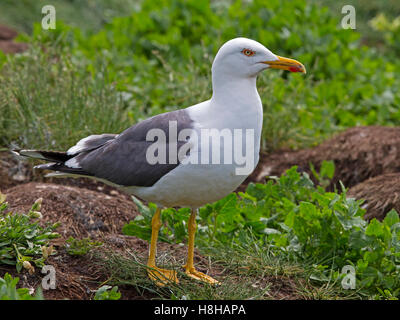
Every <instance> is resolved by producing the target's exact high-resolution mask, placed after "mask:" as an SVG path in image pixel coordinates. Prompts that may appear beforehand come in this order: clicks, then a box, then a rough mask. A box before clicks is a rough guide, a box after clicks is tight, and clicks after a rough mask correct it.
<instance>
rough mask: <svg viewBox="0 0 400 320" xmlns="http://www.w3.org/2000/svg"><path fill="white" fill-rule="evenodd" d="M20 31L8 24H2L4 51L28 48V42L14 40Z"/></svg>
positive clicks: (1, 46) (0, 34) (0, 39)
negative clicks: (7, 25)
mask: <svg viewBox="0 0 400 320" xmlns="http://www.w3.org/2000/svg"><path fill="white" fill-rule="evenodd" d="M17 35H18V33H17V32H16V31H15V30H13V29H11V28H9V27H6V26H3V25H0V50H1V51H3V52H4V53H19V52H23V51H25V50H27V49H28V45H27V44H26V43H21V42H14V41H13V39H14V38H15V37H16V36H17Z"/></svg>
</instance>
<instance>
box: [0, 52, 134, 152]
mask: <svg viewBox="0 0 400 320" xmlns="http://www.w3.org/2000/svg"><path fill="white" fill-rule="evenodd" d="M48 50H49V51H48V52H47V54H45V55H43V53H42V52H41V49H40V48H36V49H33V50H32V51H31V52H30V53H29V54H28V55H25V56H23V57H21V60H20V61H18V62H16V61H12V62H10V63H9V64H7V66H6V67H4V68H3V70H2V75H1V77H0V86H1V87H2V90H1V93H0V113H1V114H2V115H3V116H2V118H1V119H0V123H1V125H0V136H1V138H0V143H1V144H3V145H4V144H8V143H14V144H15V145H20V146H21V145H24V146H30V147H31V148H45V149H51V148H56V149H58V150H63V149H65V148H68V147H69V146H71V145H73V144H75V143H76V142H77V141H78V140H80V139H81V138H83V137H85V136H87V135H90V134H96V133H103V132H110V133H112V132H119V131H122V130H123V129H125V128H126V127H128V126H129V119H128V116H127V114H126V112H125V106H124V101H123V99H122V96H121V94H120V93H118V92H117V91H116V90H115V89H114V88H113V85H112V84H111V83H108V82H107V66H106V65H101V64H99V65H98V66H97V68H96V70H97V76H96V77H91V74H90V73H89V72H81V71H79V67H80V66H79V65H76V64H75V63H73V61H72V57H69V58H68V57H67V56H65V55H64V56H63V59H60V52H59V51H58V50H57V49H53V48H49V49H48ZM104 120H106V121H104ZM6 137H7V138H6ZM5 139H7V141H5Z"/></svg>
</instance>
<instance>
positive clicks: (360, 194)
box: [347, 172, 400, 221]
mask: <svg viewBox="0 0 400 320" xmlns="http://www.w3.org/2000/svg"><path fill="white" fill-rule="evenodd" d="M347 194H348V196H350V197H354V198H356V199H364V200H365V202H364V203H363V207H364V208H365V209H366V210H367V213H366V214H365V216H364V218H365V219H367V220H371V219H373V218H376V219H378V220H381V221H382V220H383V219H384V218H385V216H386V214H387V213H388V212H389V211H390V210H392V209H395V210H396V211H397V212H399V213H400V172H396V173H386V174H382V175H380V176H377V177H373V178H370V179H368V180H366V181H364V182H361V183H359V184H358V185H356V186H354V187H352V188H350V190H349V191H348V193H347Z"/></svg>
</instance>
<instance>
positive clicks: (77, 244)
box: [65, 237, 103, 256]
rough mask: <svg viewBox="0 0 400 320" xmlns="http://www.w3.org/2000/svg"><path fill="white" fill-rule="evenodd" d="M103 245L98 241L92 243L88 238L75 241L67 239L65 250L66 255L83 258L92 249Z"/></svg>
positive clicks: (70, 238)
mask: <svg viewBox="0 0 400 320" xmlns="http://www.w3.org/2000/svg"><path fill="white" fill-rule="evenodd" d="M102 244H103V243H102V242H100V241H93V240H91V239H90V238H84V239H75V238H73V237H69V238H68V239H67V240H66V241H65V248H66V250H67V253H68V254H69V255H71V256H83V255H85V254H87V253H89V252H90V251H91V250H92V249H93V248H95V247H99V246H101V245H102Z"/></svg>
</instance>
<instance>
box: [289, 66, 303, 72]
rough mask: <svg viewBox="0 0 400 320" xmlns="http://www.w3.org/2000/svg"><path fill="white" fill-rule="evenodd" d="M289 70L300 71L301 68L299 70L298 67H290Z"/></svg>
mask: <svg viewBox="0 0 400 320" xmlns="http://www.w3.org/2000/svg"><path fill="white" fill-rule="evenodd" d="M289 71H290V72H300V71H301V70H300V68H297V67H290V68H289Z"/></svg>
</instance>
